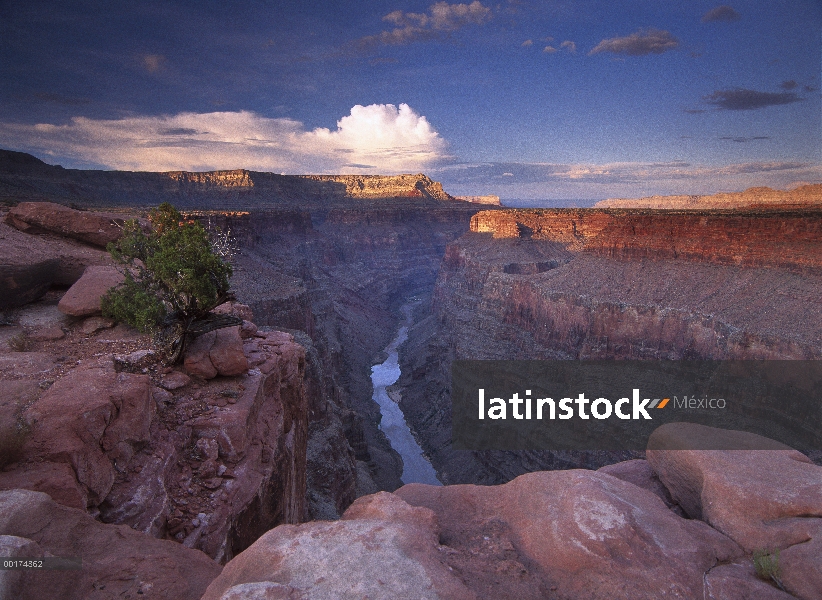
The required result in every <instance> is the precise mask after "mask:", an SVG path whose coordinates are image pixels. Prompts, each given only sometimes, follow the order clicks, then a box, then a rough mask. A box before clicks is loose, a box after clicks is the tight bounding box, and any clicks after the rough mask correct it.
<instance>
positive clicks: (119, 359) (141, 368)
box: [112, 350, 158, 373]
mask: <svg viewBox="0 0 822 600" xmlns="http://www.w3.org/2000/svg"><path fill="white" fill-rule="evenodd" d="M112 360H113V362H114V370H115V371H117V372H118V373H119V372H121V371H126V372H127V373H143V372H145V370H146V369H148V367H150V366H152V365H154V364H156V363H157V360H158V359H157V355H156V354H155V353H154V351H153V350H135V351H134V352H131V353H129V354H118V355H115V356H114V357H113V358H112Z"/></svg>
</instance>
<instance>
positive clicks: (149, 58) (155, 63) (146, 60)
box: [140, 54, 166, 73]
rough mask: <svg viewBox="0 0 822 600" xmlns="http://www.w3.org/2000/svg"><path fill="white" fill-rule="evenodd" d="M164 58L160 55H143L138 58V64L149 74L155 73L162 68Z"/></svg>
mask: <svg viewBox="0 0 822 600" xmlns="http://www.w3.org/2000/svg"><path fill="white" fill-rule="evenodd" d="M165 62H166V57H165V56H163V55H162V54H143V55H142V56H140V64H142V66H143V68H144V69H145V70H146V71H148V72H149V73H156V72H157V71H159V70H160V69H162V68H163V65H164V64H165Z"/></svg>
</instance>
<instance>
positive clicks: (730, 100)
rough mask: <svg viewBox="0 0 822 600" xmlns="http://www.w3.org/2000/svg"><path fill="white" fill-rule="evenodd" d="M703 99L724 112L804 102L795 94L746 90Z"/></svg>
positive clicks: (720, 93)
mask: <svg viewBox="0 0 822 600" xmlns="http://www.w3.org/2000/svg"><path fill="white" fill-rule="evenodd" d="M702 99H703V100H704V101H705V102H707V103H708V104H713V105H715V106H716V107H718V108H720V109H723V110H755V109H757V108H766V107H768V106H779V105H781V104H792V103H793V102H801V101H802V100H803V99H802V98H800V97H799V96H797V95H796V94H795V93H794V92H778V93H777V92H759V91H756V90H748V89H744V88H736V89H733V90H717V91H715V92H714V93H713V94H709V95H707V96H704V97H703V98H702Z"/></svg>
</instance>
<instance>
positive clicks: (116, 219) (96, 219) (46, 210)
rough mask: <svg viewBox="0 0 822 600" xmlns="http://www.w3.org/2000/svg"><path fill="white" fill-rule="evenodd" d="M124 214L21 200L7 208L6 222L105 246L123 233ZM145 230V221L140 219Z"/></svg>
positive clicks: (16, 226) (125, 218)
mask: <svg viewBox="0 0 822 600" xmlns="http://www.w3.org/2000/svg"><path fill="white" fill-rule="evenodd" d="M128 219H129V217H128V216H127V215H120V214H114V213H105V212H91V211H80V210H74V209H72V208H68V207H67V206H62V205H60V204H54V203H52V202H21V203H19V204H18V205H17V206H15V207H13V208H12V209H11V210H9V212H8V214H7V215H6V223H8V224H9V225H11V226H12V227H15V228H17V229H19V230H20V231H24V232H26V233H41V232H44V231H48V232H52V233H56V234H59V235H63V236H66V237H70V238H74V239H76V240H80V241H82V242H86V243H87V244H93V245H95V246H100V247H102V248H105V247H106V245H107V244H109V243H110V242H115V241H117V240H118V239H119V238H120V235H121V234H122V227H123V223H125V221H127V220H128ZM143 227H144V229H146V230H147V229H148V224H147V223H145V222H143Z"/></svg>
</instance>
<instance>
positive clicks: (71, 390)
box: [24, 364, 155, 506]
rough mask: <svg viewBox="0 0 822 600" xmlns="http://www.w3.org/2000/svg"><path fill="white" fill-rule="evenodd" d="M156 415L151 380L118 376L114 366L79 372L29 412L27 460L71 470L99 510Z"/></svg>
mask: <svg viewBox="0 0 822 600" xmlns="http://www.w3.org/2000/svg"><path fill="white" fill-rule="evenodd" d="M154 411H155V404H154V401H153V400H152V399H151V380H150V379H149V377H148V376H146V375H132V374H128V373H116V372H115V371H114V369H113V366H111V365H110V364H109V365H108V366H105V367H101V366H90V367H78V368H76V369H74V370H72V371H71V372H69V373H68V374H66V375H65V376H63V377H62V378H60V379H58V380H57V381H56V382H55V383H54V385H52V386H51V387H50V388H49V389H48V391H47V392H45V393H44V394H43V395H42V396H41V397H40V398H39V399H38V400H36V401H35V402H34V403H33V404H32V405H31V406H30V407H29V408H28V409H27V410H26V411H25V413H24V415H25V419H26V420H27V421H28V423H29V424H30V426H31V434H30V436H29V438H28V439H27V440H26V445H25V454H26V457H27V459H28V460H30V461H31V462H48V463H66V464H68V465H70V466H71V468H72V469H73V471H74V474H75V475H76V480H77V483H78V484H79V486H80V489H82V490H83V492H84V494H85V495H86V497H87V498H88V503H89V505H90V506H96V505H97V504H99V503H100V502H101V501H102V500H103V499H104V498H105V497H106V495H107V494H108V492H109V491H110V490H111V486H112V485H113V483H114V477H115V467H116V466H117V465H118V464H126V463H127V462H128V461H129V459H130V458H131V457H132V456H133V454H134V452H135V450H136V449H137V448H138V447H139V446H140V445H142V444H145V443H146V442H147V441H148V440H149V437H150V436H149V430H150V424H151V420H152V417H153V415H154ZM50 485H53V483H51V482H50V481H49V480H46V481H45V482H42V483H40V484H37V485H36V487H37V488H38V489H40V490H43V491H47V490H48V489H49V486H50ZM67 493H68V492H67ZM69 495H70V494H69ZM71 503H72V504H74V501H73V500H72V502H71Z"/></svg>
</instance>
